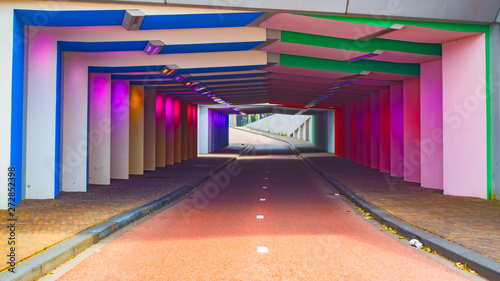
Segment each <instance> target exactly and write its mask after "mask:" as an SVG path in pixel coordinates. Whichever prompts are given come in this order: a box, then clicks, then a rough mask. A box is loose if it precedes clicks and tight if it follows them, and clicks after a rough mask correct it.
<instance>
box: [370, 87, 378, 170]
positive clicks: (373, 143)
mask: <svg viewBox="0 0 500 281" xmlns="http://www.w3.org/2000/svg"><path fill="white" fill-rule="evenodd" d="M370 167H371V168H373V169H380V96H379V93H373V94H371V95H370Z"/></svg>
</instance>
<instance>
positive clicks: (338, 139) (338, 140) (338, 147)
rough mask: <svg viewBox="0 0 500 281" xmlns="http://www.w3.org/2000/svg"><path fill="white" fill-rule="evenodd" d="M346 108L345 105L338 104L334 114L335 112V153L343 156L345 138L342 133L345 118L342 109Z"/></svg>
mask: <svg viewBox="0 0 500 281" xmlns="http://www.w3.org/2000/svg"><path fill="white" fill-rule="evenodd" d="M343 109H344V106H337V107H336V108H335V109H334V114H335V122H334V124H335V125H334V126H335V155H336V156H339V157H342V150H343V148H342V139H343V138H344V135H343V134H342V131H343V126H342V125H343V123H344V119H343V118H342V115H343V112H342V110H343Z"/></svg>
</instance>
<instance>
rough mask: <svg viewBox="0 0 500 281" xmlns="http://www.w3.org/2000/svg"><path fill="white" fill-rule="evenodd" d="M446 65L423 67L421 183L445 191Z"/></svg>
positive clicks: (421, 66)
mask: <svg viewBox="0 0 500 281" xmlns="http://www.w3.org/2000/svg"><path fill="white" fill-rule="evenodd" d="M442 68H443V63H442V61H441V60H436V61H431V62H426V63H422V64H421V65H420V72H421V73H420V105H421V106H420V145H421V148H420V161H421V162H420V179H421V185H422V186H423V187H428V188H435V189H443V72H442Z"/></svg>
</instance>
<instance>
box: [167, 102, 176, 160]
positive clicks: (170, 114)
mask: <svg viewBox="0 0 500 281" xmlns="http://www.w3.org/2000/svg"><path fill="white" fill-rule="evenodd" d="M174 119H175V117H174V98H173V97H172V96H166V97H165V164H166V165H174V163H175V126H174Z"/></svg>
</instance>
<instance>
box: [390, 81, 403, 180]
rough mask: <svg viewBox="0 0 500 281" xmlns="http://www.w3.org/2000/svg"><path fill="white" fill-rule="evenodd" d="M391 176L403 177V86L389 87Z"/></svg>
mask: <svg viewBox="0 0 500 281" xmlns="http://www.w3.org/2000/svg"><path fill="white" fill-rule="evenodd" d="M390 96H391V98H390V100H391V101H390V102H391V175H392V176H395V177H403V176H404V174H403V154H404V124H403V85H395V86H391V95H390Z"/></svg>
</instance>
